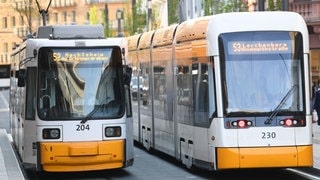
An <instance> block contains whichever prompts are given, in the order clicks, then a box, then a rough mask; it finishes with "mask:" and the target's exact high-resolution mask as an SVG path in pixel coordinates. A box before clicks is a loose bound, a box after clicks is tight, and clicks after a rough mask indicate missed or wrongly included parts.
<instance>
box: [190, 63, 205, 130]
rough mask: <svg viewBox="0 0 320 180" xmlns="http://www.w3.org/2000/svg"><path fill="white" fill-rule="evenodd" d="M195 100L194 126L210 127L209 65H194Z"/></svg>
mask: <svg viewBox="0 0 320 180" xmlns="http://www.w3.org/2000/svg"><path fill="white" fill-rule="evenodd" d="M192 71H193V73H192V76H193V93H194V94H193V95H194V96H193V100H194V102H193V103H194V110H195V113H194V115H195V117H194V125H195V126H200V127H209V117H208V103H209V92H208V65H207V64H193V65H192Z"/></svg>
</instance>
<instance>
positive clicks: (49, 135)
mask: <svg viewBox="0 0 320 180" xmlns="http://www.w3.org/2000/svg"><path fill="white" fill-rule="evenodd" d="M60 136H61V133H60V129H58V128H52V129H51V128H48V129H47V128H46V129H43V130H42V138H43V139H60Z"/></svg>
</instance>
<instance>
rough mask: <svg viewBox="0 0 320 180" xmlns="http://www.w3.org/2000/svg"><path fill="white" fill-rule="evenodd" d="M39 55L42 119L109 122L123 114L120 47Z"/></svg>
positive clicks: (54, 50) (49, 50) (45, 51)
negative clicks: (103, 120) (99, 120)
mask: <svg viewBox="0 0 320 180" xmlns="http://www.w3.org/2000/svg"><path fill="white" fill-rule="evenodd" d="M118 51H119V52H118ZM40 56H41V57H39V58H41V61H39V81H38V87H39V89H38V91H39V92H38V94H39V97H38V102H39V103H38V112H39V113H38V115H39V117H40V118H42V119H52V120H54V119H86V118H88V119H108V118H115V117H120V116H121V115H122V114H123V111H124V108H123V107H124V101H123V100H122V97H124V96H123V95H120V93H121V92H123V89H122V88H121V85H120V83H121V82H122V81H120V79H121V78H120V77H119V76H121V75H122V68H121V63H122V60H121V53H120V48H115V49H112V48H109V49H58V48H44V49H42V50H40Z"/></svg>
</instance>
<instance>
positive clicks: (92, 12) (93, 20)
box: [89, 6, 99, 24]
mask: <svg viewBox="0 0 320 180" xmlns="http://www.w3.org/2000/svg"><path fill="white" fill-rule="evenodd" d="M89 20H90V22H89V23H90V24H99V17H98V8H97V6H93V7H92V8H90V9H89Z"/></svg>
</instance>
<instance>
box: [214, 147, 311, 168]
mask: <svg viewBox="0 0 320 180" xmlns="http://www.w3.org/2000/svg"><path fill="white" fill-rule="evenodd" d="M311 166H312V146H311V145H310V146H299V147H296V146H292V147H261V148H258V147H256V148H217V168H218V169H235V168H274V167H311Z"/></svg>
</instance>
